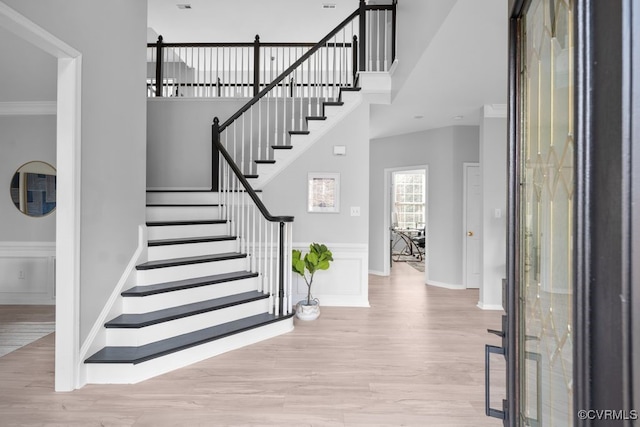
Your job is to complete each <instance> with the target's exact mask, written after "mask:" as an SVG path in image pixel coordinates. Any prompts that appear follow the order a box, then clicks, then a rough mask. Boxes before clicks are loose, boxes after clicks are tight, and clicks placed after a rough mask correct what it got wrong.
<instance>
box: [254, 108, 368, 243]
mask: <svg viewBox="0 0 640 427" xmlns="http://www.w3.org/2000/svg"><path fill="white" fill-rule="evenodd" d="M368 129H369V106H368V105H367V104H365V103H363V104H362V105H361V106H359V107H357V108H356V109H355V110H354V111H353V112H351V113H350V114H349V115H348V116H346V117H345V118H344V119H343V120H342V121H341V122H340V123H338V124H337V125H336V126H335V127H334V128H333V129H331V130H330V131H329V132H327V134H326V135H324V137H323V138H321V139H320V140H319V141H317V142H316V143H315V144H314V145H313V147H311V148H309V149H308V150H307V151H306V152H305V153H304V154H303V155H302V156H300V157H299V158H297V159H296V161H295V162H294V163H293V164H291V165H289V167H288V168H287V169H286V170H285V171H284V172H282V173H280V175H278V176H276V177H275V178H273V180H272V181H271V182H269V183H268V184H267V185H266V186H265V187H264V189H263V200H264V202H265V205H266V206H267V207H268V208H269V209H270V210H271V212H272V213H274V214H277V215H278V214H279V215H293V216H294V217H295V223H294V229H293V230H294V231H293V233H294V234H293V240H294V242H314V241H317V242H327V243H368V240H369V233H368V230H369V211H368V206H369V172H368V164H367V162H366V161H365V159H367V158H368V157H369V144H368ZM334 145H344V146H346V150H347V154H346V156H335V155H334V154H333V146H334ZM309 172H331V173H336V172H337V173H339V174H340V213H309V212H307V175H308V173H309ZM351 207H359V208H360V216H359V217H355V216H354V217H352V216H351V212H350V208H351Z"/></svg>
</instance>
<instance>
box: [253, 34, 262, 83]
mask: <svg viewBox="0 0 640 427" xmlns="http://www.w3.org/2000/svg"><path fill="white" fill-rule="evenodd" d="M259 92H260V36H259V35H258V34H256V38H255V40H254V41H253V96H258V93H259Z"/></svg>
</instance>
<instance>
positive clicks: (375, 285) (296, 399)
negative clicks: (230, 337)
mask: <svg viewBox="0 0 640 427" xmlns="http://www.w3.org/2000/svg"><path fill="white" fill-rule="evenodd" d="M423 277H424V275H423V273H420V272H418V271H416V270H415V269H413V268H411V267H410V266H408V265H405V264H403V263H397V264H395V265H394V268H392V275H391V276H390V277H379V276H370V281H369V300H370V303H371V308H340V307H323V308H322V310H323V311H322V314H321V317H320V318H319V319H318V320H316V321H315V322H310V323H303V322H300V321H296V327H295V330H294V331H293V332H291V333H289V334H286V335H283V336H280V337H277V338H274V339H271V340H268V341H265V342H262V343H258V344H255V345H252V346H249V347H246V348H243V349H240V350H236V351H233V352H230V353H226V354H223V355H221V356H218V357H215V358H212V359H209V360H206V361H203V362H200V363H197V364H194V365H192V366H189V367H187V368H184V369H181V370H178V371H175V372H171V373H168V374H165V375H162V376H159V377H156V378H154V379H151V380H148V381H145V382H143V383H140V384H134V385H87V386H85V387H84V388H82V389H80V390H76V391H73V392H68V393H56V392H54V391H53V384H54V380H53V368H54V349H53V346H54V334H51V335H49V336H46V337H44V338H42V339H40V340H38V341H36V342H34V343H32V344H30V345H27V346H25V347H23V348H21V349H19V350H16V351H14V352H12V353H10V354H8V355H6V356H4V357H0V420H1V421H0V424H1V425H2V426H154V427H155V426H249V425H250V426H400V425H403V426H421V427H422V426H436V427H440V426H474V427H476V426H495V427H497V426H500V425H501V422H500V421H498V420H496V419H493V418H487V417H485V415H484V379H485V376H484V375H485V374H484V344H485V343H489V344H496V345H497V344H499V339H498V338H497V337H496V336H493V335H489V334H487V332H486V329H487V328H493V329H498V328H499V327H500V316H501V314H502V313H501V312H495V311H483V310H480V309H479V308H477V307H476V303H477V301H478V291H477V290H464V291H460V290H458V291H455V290H447V289H442V288H436V287H432V286H426V285H424V283H423V282H424V280H423ZM24 310H25V311H24V312H23V313H22V314H21V316H24V314H25V313H27V312H28V307H25V308H24ZM36 311H37V310H36ZM5 314H6V313H5ZM3 316H4V315H3V314H2V308H1V307H0V321H1V319H3V318H6V316H5V317H3ZM494 362H495V363H494ZM492 363H493V365H494V366H496V372H493V371H492V375H493V376H494V380H493V379H492V383H493V384H492V387H493V389H492V394H493V395H494V397H492V405H493V406H494V407H496V408H498V407H501V404H500V403H498V402H501V399H502V398H503V396H504V394H503V393H504V377H503V376H504V373H500V365H501V364H502V365H503V363H502V361H501V360H500V359H499V358H496V359H492Z"/></svg>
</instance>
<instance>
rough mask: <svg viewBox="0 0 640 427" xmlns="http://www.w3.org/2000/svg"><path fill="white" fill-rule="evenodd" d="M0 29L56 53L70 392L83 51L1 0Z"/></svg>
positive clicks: (63, 366)
mask: <svg viewBox="0 0 640 427" xmlns="http://www.w3.org/2000/svg"><path fill="white" fill-rule="evenodd" d="M0 28H4V29H5V30H8V31H10V32H12V33H14V34H16V35H17V36H18V37H20V38H22V39H24V40H26V41H28V42H29V43H31V44H33V45H34V46H36V47H38V48H40V49H42V50H44V51H45V52H47V53H49V54H51V55H52V56H54V57H56V58H58V87H57V94H58V95H57V97H58V100H57V120H56V129H57V131H56V143H57V148H56V153H57V154H56V157H57V160H56V164H57V168H58V170H57V172H58V173H57V187H58V191H57V200H56V239H57V242H56V259H57V263H56V284H57V285H56V286H57V288H56V343H55V389H56V391H71V390H73V389H74V388H76V385H77V378H78V373H79V372H78V370H79V365H78V349H79V348H80V345H79V334H80V330H79V328H80V327H79V299H80V203H81V200H80V199H81V192H80V172H81V171H80V166H81V159H82V157H81V150H80V149H81V135H82V134H81V88H82V55H81V54H80V52H78V51H77V50H76V49H74V48H73V47H71V46H69V45H68V44H66V43H65V42H63V41H62V40H60V39H59V38H57V37H56V36H54V35H53V34H51V33H49V32H48V31H46V30H45V29H43V28H42V27H40V26H39V25H37V24H35V23H34V22H32V21H31V20H29V19H28V18H26V17H24V16H23V15H21V14H20V13H18V12H16V11H15V10H13V9H12V8H10V7H9V6H7V5H6V4H5V3H2V2H0ZM58 285H59V286H58Z"/></svg>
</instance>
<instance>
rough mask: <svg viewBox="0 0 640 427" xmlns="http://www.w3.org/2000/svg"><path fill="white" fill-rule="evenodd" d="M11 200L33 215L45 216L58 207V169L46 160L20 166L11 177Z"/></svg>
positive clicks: (27, 213) (24, 211)
mask: <svg viewBox="0 0 640 427" xmlns="http://www.w3.org/2000/svg"><path fill="white" fill-rule="evenodd" d="M11 200H13V204H15V205H16V208H18V210H19V211H20V212H22V213H23V214H25V215H29V216H32V217H39V216H45V215H48V214H50V213H51V212H53V211H54V210H55V208H56V169H55V168H54V167H53V166H51V165H50V164H48V163H45V162H39V161H34V162H29V163H25V164H24V165H22V166H20V167H19V168H18V170H17V171H16V173H15V174H14V175H13V178H12V179H11Z"/></svg>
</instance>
